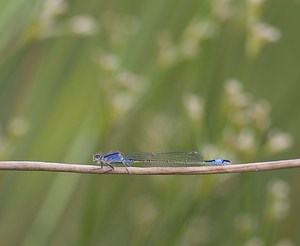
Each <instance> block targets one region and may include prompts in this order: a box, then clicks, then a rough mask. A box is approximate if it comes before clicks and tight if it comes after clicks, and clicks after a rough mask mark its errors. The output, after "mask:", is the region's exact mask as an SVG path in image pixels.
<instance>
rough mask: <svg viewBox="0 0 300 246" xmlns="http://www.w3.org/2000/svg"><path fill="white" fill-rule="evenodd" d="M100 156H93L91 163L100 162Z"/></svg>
mask: <svg viewBox="0 0 300 246" xmlns="http://www.w3.org/2000/svg"><path fill="white" fill-rule="evenodd" d="M102 156H103V155H102V154H95V155H93V161H95V162H100V161H101V160H102Z"/></svg>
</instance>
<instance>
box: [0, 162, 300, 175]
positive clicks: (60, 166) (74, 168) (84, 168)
mask: <svg viewBox="0 0 300 246" xmlns="http://www.w3.org/2000/svg"><path fill="white" fill-rule="evenodd" d="M295 167H300V159H293V160H282V161H269V162H256V163H246V164H232V165H226V166H193V167H128V170H129V172H130V174H132V175H171V174H173V175H197V174H217V173H240V172H258V171H267V170H276V169H285V168H295ZM0 170H6V171H8V170H13V171H46V172H68V173H85V174H128V172H127V171H126V169H125V168H124V167H115V168H114V169H111V168H110V167H106V166H105V167H103V168H101V167H100V166H97V165H82V164H65V163H53V162H33V161H0Z"/></svg>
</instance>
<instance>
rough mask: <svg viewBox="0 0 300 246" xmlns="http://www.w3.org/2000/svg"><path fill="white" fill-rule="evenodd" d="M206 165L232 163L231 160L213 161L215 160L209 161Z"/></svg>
mask: <svg viewBox="0 0 300 246" xmlns="http://www.w3.org/2000/svg"><path fill="white" fill-rule="evenodd" d="M205 162H206V163H207V162H208V163H209V164H212V165H223V166H224V165H230V164H231V161H230V160H226V159H213V160H208V161H205Z"/></svg>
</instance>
